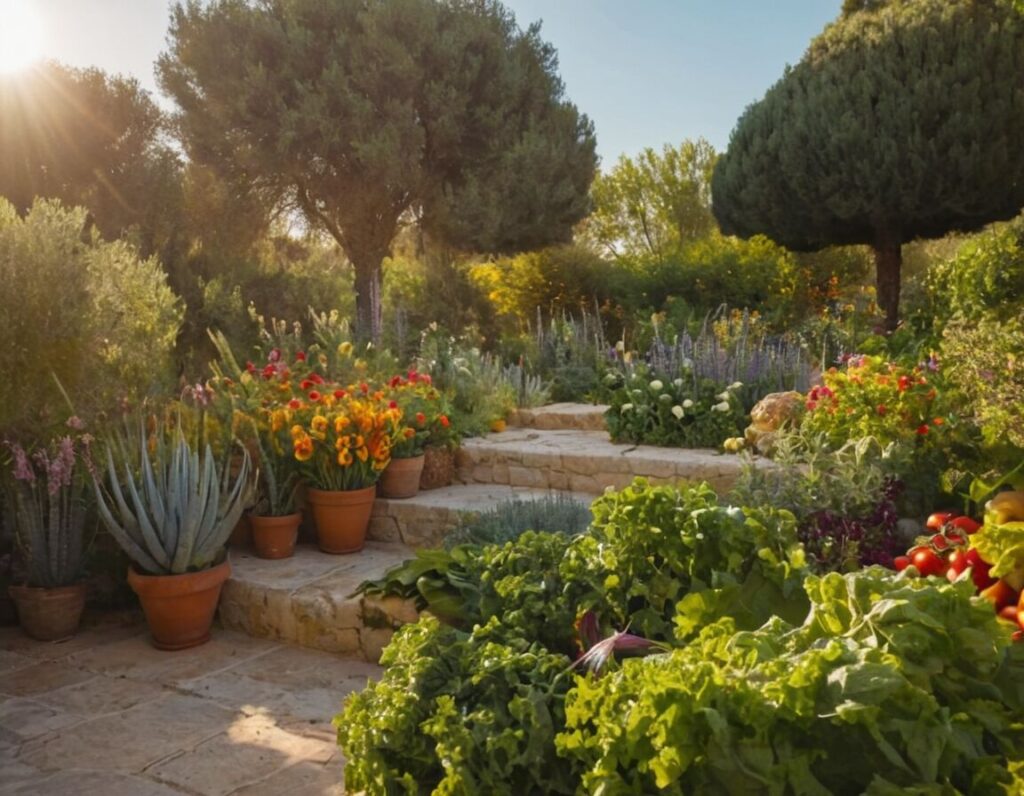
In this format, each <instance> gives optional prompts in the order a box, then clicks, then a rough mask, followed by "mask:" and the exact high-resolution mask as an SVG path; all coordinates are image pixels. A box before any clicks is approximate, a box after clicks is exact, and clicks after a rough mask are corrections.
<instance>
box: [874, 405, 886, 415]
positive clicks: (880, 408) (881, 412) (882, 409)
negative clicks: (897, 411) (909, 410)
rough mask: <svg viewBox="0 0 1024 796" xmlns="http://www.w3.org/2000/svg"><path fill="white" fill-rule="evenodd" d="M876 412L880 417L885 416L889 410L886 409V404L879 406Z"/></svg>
mask: <svg viewBox="0 0 1024 796" xmlns="http://www.w3.org/2000/svg"><path fill="white" fill-rule="evenodd" d="M875 411H876V412H878V414H880V415H884V414H885V413H886V412H888V411H889V410H888V409H886V408H885V404H879V405H878V407H877V408H876V409H875Z"/></svg>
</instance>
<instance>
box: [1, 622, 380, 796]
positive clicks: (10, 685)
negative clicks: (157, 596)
mask: <svg viewBox="0 0 1024 796" xmlns="http://www.w3.org/2000/svg"><path fill="white" fill-rule="evenodd" d="M379 672H380V669H379V668H378V667H377V666H374V665H372V664H369V663H365V662H362V661H353V660H344V659H341V658H338V657H336V656H334V655H331V654H328V653H324V652H317V651H313V650H306V649H299V648H297V647H290V646H286V645H282V644H278V643H274V642H271V641H266V640H263V639H254V638H249V637H248V636H245V635H242V634H240V633H236V632H232V631H229V630H224V629H222V628H219V627H218V628H214V636H213V639H212V640H211V641H210V642H209V643H208V644H205V645H203V646H202V647H197V648H195V649H192V650H183V651H181V652H161V651H158V650H156V649H154V648H153V647H152V646H150V644H149V641H148V638H147V635H146V630H145V625H144V624H143V623H142V622H141V618H140V617H137V616H133V617H131V618H130V619H125V618H123V617H120V616H119V617H118V619H117V620H116V621H115V620H112V619H110V618H106V619H104V620H102V621H100V622H99V623H95V624H91V625H87V626H85V627H83V629H82V630H81V632H79V634H78V635H77V636H75V637H74V638H72V639H69V640H68V641H65V642H58V643H43V642H37V641H33V640H31V639H29V638H28V637H27V636H25V635H24V634H23V633H22V632H21V630H20V629H19V628H16V627H14V628H2V629H0V796H14V795H15V794H18V796H30V795H31V796H51V794H52V796H67V795H69V794H70V795H73V796H91V795H92V794H95V796H174V794H188V795H189V796H226V794H237V795H238V796H243V794H244V796H272V795H273V796H276V794H288V795H289V796H321V795H322V794H342V793H344V786H343V784H342V778H343V771H342V770H343V766H344V762H343V759H342V757H341V753H340V751H339V750H338V748H337V746H336V744H335V734H334V728H333V727H332V726H331V718H332V717H333V715H334V714H335V713H337V712H338V710H339V708H340V706H341V702H342V700H343V699H344V697H345V696H346V694H348V693H350V692H352V691H354V690H358V689H361V688H362V687H363V686H364V685H365V683H366V680H367V678H368V677H376V676H378V675H379Z"/></svg>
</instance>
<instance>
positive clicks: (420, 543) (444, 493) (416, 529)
mask: <svg viewBox="0 0 1024 796" xmlns="http://www.w3.org/2000/svg"><path fill="white" fill-rule="evenodd" d="M550 494H551V491H550V490H548V489H531V488H528V487H523V486H510V485H508V484H453V485H452V486H448V487H444V488H443V489H431V490H430V491H427V492H420V493H419V494H418V495H416V496H415V497H411V498H406V499H404V500H393V499H387V498H380V497H379V498H377V500H376V501H375V502H374V504H373V515H372V516H371V517H370V528H369V530H368V532H367V535H368V538H370V539H374V540H376V541H379V542H391V543H395V542H400V543H402V544H405V545H408V546H410V547H416V548H418V547H440V546H441V544H442V543H443V542H444V537H445V536H446V535H447V534H448V533H449V532H450V531H451V530H453V529H454V528H455V527H456V526H458V524H459V522H460V520H465V519H468V518H469V517H471V516H473V515H475V514H479V513H480V512H482V511H487V510H488V509H492V508H494V507H495V506H497V505H498V504H499V503H502V502H504V501H507V500H512V499H516V498H517V499H519V500H535V499H540V498H543V497H546V496H548V495H550ZM569 496H570V497H573V498H575V499H577V500H578V501H579V502H580V503H585V504H587V505H589V504H590V502H591V500H592V499H593V496H592V495H590V494H576V493H569Z"/></svg>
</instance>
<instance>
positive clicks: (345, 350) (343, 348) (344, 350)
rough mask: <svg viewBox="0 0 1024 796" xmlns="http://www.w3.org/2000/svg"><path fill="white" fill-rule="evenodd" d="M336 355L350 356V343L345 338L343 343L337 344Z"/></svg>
mask: <svg viewBox="0 0 1024 796" xmlns="http://www.w3.org/2000/svg"><path fill="white" fill-rule="evenodd" d="M338 356H342V357H350V356H352V343H350V342H348V341H347V340H346V341H345V342H344V343H340V344H339V345H338Z"/></svg>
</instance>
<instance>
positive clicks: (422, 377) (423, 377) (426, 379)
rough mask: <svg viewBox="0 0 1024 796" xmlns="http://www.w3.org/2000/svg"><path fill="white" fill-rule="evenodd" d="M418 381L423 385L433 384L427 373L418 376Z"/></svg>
mask: <svg viewBox="0 0 1024 796" xmlns="http://www.w3.org/2000/svg"><path fill="white" fill-rule="evenodd" d="M420 381H422V382H423V383H424V384H431V383H433V380H432V379H431V378H430V374H429V373H423V374H421V375H420Z"/></svg>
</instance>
